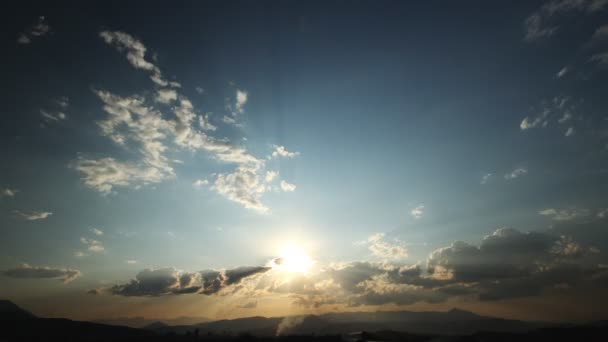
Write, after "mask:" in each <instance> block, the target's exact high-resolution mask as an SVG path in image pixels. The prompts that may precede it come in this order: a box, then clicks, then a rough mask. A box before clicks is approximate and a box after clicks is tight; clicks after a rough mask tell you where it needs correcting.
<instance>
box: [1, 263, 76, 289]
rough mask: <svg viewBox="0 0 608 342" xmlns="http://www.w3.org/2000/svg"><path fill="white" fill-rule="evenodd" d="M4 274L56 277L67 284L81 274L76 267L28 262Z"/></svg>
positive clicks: (40, 277) (14, 276)
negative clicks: (59, 266) (43, 265)
mask: <svg viewBox="0 0 608 342" xmlns="http://www.w3.org/2000/svg"><path fill="white" fill-rule="evenodd" d="M2 274H3V275H5V276H7V277H12V278H39V279H45V278H55V279H60V280H62V281H63V282H64V283H66V284H67V283H69V282H71V281H72V280H74V279H76V278H78V277H80V275H81V273H80V271H79V270H75V269H70V268H50V267H42V266H30V265H28V264H21V265H20V266H19V267H15V268H11V269H8V270H4V271H2Z"/></svg>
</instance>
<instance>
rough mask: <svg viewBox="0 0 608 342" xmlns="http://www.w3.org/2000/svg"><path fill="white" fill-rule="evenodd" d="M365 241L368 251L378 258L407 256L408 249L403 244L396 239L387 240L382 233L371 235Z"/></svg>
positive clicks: (401, 257) (402, 257) (403, 257)
mask: <svg viewBox="0 0 608 342" xmlns="http://www.w3.org/2000/svg"><path fill="white" fill-rule="evenodd" d="M365 243H366V244H367V245H368V249H369V250H370V252H372V254H373V255H374V256H377V257H379V258H383V259H405V258H407V257H408V250H407V248H406V247H405V246H404V244H403V243H401V242H400V241H398V240H394V241H388V240H387V239H386V235H385V234H384V233H376V234H374V235H371V236H370V237H369V238H367V241H366V242H365Z"/></svg>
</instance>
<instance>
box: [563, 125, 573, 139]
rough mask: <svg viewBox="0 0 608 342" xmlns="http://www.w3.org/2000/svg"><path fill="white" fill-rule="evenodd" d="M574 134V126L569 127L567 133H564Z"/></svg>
mask: <svg viewBox="0 0 608 342" xmlns="http://www.w3.org/2000/svg"><path fill="white" fill-rule="evenodd" d="M571 135H574V127H568V130H566V133H564V136H567V137H569V136H571Z"/></svg>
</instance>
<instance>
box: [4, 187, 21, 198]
mask: <svg viewBox="0 0 608 342" xmlns="http://www.w3.org/2000/svg"><path fill="white" fill-rule="evenodd" d="M18 192H19V190H17V189H12V188H0V198H2V197H15V195H17V193H18Z"/></svg>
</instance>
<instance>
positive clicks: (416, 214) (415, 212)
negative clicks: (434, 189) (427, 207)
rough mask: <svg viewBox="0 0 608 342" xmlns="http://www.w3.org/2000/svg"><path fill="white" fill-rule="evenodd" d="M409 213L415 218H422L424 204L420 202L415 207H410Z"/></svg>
mask: <svg viewBox="0 0 608 342" xmlns="http://www.w3.org/2000/svg"><path fill="white" fill-rule="evenodd" d="M410 215H411V216H412V217H413V218H414V219H416V220H417V219H420V218H422V216H423V215H424V205H422V204H421V205H419V206H417V207H416V208H414V209H412V210H411V211H410Z"/></svg>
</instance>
